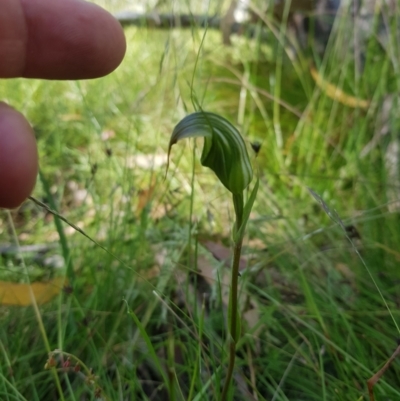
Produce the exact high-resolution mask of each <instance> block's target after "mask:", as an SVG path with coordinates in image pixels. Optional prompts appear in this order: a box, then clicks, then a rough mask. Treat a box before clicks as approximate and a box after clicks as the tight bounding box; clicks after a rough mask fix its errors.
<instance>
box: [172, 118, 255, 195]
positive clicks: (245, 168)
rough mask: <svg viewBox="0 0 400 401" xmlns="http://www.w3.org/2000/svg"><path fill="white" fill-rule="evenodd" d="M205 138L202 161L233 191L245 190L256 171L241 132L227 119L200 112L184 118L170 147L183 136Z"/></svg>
mask: <svg viewBox="0 0 400 401" xmlns="http://www.w3.org/2000/svg"><path fill="white" fill-rule="evenodd" d="M193 137H204V146H203V152H202V154H201V164H202V165H203V166H206V167H209V168H210V169H211V170H213V171H214V173H215V174H216V175H217V177H218V178H219V180H220V181H221V182H222V184H223V185H224V186H225V187H226V188H227V189H228V190H229V191H230V192H232V193H234V194H238V193H242V192H243V190H244V189H246V188H247V186H248V185H249V184H250V182H251V179H252V177H253V170H252V167H251V164H250V159H249V155H248V153H247V149H246V145H245V143H244V141H243V138H242V136H241V135H240V133H239V131H238V130H237V129H236V128H235V127H234V126H233V125H232V124H231V123H230V122H229V121H228V120H226V119H225V118H223V117H221V116H219V115H217V114H214V113H209V112H206V111H198V112H196V113H193V114H189V115H188V116H186V117H185V118H183V119H182V120H181V121H180V122H179V123H178V125H177V126H176V127H175V128H174V130H173V132H172V135H171V139H170V142H169V147H168V159H169V154H170V152H171V147H172V145H174V144H175V143H177V142H178V141H179V140H181V139H184V138H193Z"/></svg>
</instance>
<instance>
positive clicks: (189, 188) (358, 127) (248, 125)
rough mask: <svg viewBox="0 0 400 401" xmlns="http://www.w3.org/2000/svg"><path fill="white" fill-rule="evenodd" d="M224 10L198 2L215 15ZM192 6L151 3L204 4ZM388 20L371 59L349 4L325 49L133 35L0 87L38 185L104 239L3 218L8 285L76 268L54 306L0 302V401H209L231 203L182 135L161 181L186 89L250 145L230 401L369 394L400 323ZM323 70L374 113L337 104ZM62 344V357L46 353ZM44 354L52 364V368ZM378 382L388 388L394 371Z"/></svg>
mask: <svg viewBox="0 0 400 401" xmlns="http://www.w3.org/2000/svg"><path fill="white" fill-rule="evenodd" d="M199 4H200V3H199ZM102 5H103V6H105V7H107V8H108V9H110V10H111V11H117V10H118V9H120V8H121V6H122V5H121V4H114V3H107V4H102ZM214 5H215V6H216V9H215V10H211V9H209V11H208V12H209V13H210V14H212V13H214V12H217V11H218V10H219V9H220V8H222V9H224V7H225V6H226V5H223V4H218V5H217V2H215V4H213V6H214ZM123 6H124V7H127V6H132V4H128V3H126V4H123ZM148 6H149V9H150V6H151V5H150V4H148ZM135 7H137V4H136V5H135ZM196 7H197V8H196ZM196 7H195V6H194V5H193V4H189V3H185V4H183V3H182V4H179V5H176V4H174V5H171V4H166V3H161V4H160V5H159V9H160V11H165V12H167V11H168V12H172V11H173V12H175V13H177V14H178V13H180V12H188V11H192V12H193V13H205V12H206V11H207V7H206V6H205V5H204V6H203V5H201V7H200V6H199V5H197V6H196ZM139 11H141V12H145V11H146V9H145V7H144V8H143V9H142V10H139ZM397 11H399V10H398V9H397ZM381 15H382V17H376V18H373V21H375V23H374V24H372V26H373V27H374V33H373V34H372V35H370V36H369V37H368V38H367V39H365V42H362V43H363V48H362V58H361V59H360V60H361V63H359V61H360V60H358V59H357V57H356V56H357V52H356V51H355V49H354V43H355V42H353V41H349V38H350V37H351V38H354V37H355V33H354V32H355V31H354V27H355V25H354V24H352V20H351V13H343V15H341V18H340V19H337V22H336V23H335V27H334V32H335V35H334V36H332V37H331V40H330V41H329V43H328V45H327V47H326V50H325V53H324V54H323V55H321V54H318V53H317V52H314V51H312V48H307V49H303V50H300V49H299V48H298V47H297V46H295V45H294V44H293V43H295V42H293V40H292V39H293V32H292V31H290V30H286V28H285V27H284V26H283V25H280V24H279V23H277V22H271V24H275V25H273V26H275V30H274V31H273V32H272V31H271V32H270V34H269V36H268V39H263V40H261V39H257V38H253V39H247V38H245V37H243V36H241V37H237V36H235V37H232V40H233V46H232V47H226V46H223V44H222V41H221V34H220V32H218V31H213V30H208V31H205V30H203V29H199V28H198V27H196V26H195V25H193V26H192V27H191V29H170V30H157V29H151V28H146V27H145V26H142V27H127V28H125V32H126V37H127V42H128V50H127V55H126V58H125V60H124V62H123V63H122V65H121V66H120V67H119V68H118V70H117V71H115V73H113V74H111V75H110V76H107V77H105V78H102V79H98V80H93V81H79V82H49V81H39V80H37V81H35V80H30V81H27V80H22V79H21V80H18V79H15V80H8V81H3V82H2V85H1V87H0V97H1V98H2V99H3V100H5V101H7V102H8V103H10V104H11V105H12V106H14V107H16V108H17V109H20V110H21V111H22V112H23V113H24V114H25V115H26V116H27V117H28V118H29V120H30V121H31V122H32V124H33V126H34V128H35V132H36V136H37V140H38V146H39V152H40V163H41V174H42V179H39V181H38V185H37V187H36V189H35V193H34V196H35V197H36V198H37V199H39V200H40V201H43V202H44V203H45V204H48V205H49V206H50V207H51V208H52V209H56V210H57V211H58V212H59V213H60V214H61V215H63V216H64V217H65V218H66V219H67V220H68V221H69V222H71V223H73V224H75V225H76V226H78V227H79V228H81V229H83V230H84V231H85V232H86V233H87V234H88V235H89V236H90V237H91V238H92V239H94V240H95V241H96V242H97V244H94V243H93V242H91V241H90V240H88V239H87V238H85V237H83V236H82V235H81V234H80V233H79V232H77V231H76V230H75V229H73V228H71V227H70V226H68V225H66V224H64V223H63V224H62V225H59V226H58V227H57V226H56V225H55V224H54V223H55V219H54V217H53V215H52V214H51V213H49V212H48V211H47V210H46V209H45V208H42V207H39V206H38V205H37V204H35V203H33V202H32V201H27V202H26V203H24V204H23V205H22V206H21V208H20V209H18V210H15V211H12V212H6V211H0V254H1V255H0V278H1V280H3V281H8V282H13V283H27V282H28V281H39V282H48V281H49V280H50V279H52V278H55V277H65V276H66V275H67V281H66V282H65V285H64V287H63V288H62V289H61V286H60V285H59V286H58V290H61V291H60V292H59V293H58V295H57V296H56V298H54V299H53V300H52V302H49V303H46V304H43V305H40V307H39V308H35V307H33V306H25V307H21V306H8V305H3V306H1V307H0V319H1V321H0V360H1V363H0V399H4V400H59V399H64V400H90V399H96V398H100V399H101V398H102V399H110V400H133V399H135V400H163V399H171V400H189V399H190V400H209V399H218V397H219V393H220V384H221V382H222V381H223V379H224V366H225V363H226V360H227V355H226V353H225V345H224V339H225V338H226V326H225V324H224V318H225V316H224V313H225V312H226V304H227V298H226V294H227V287H226V278H227V277H228V276H229V271H228V269H227V267H226V264H225V263H224V259H225V258H226V253H227V247H229V246H230V243H229V238H230V231H231V226H232V222H233V218H232V210H231V209H230V206H229V196H227V193H226V190H225V189H224V188H223V187H222V186H221V185H220V184H219V183H218V182H217V179H216V178H215V176H214V175H213V173H212V172H211V171H209V170H206V169H203V168H202V167H201V166H200V164H199V163H198V161H197V160H198V157H193V156H194V153H195V152H197V147H196V146H195V144H194V142H189V143H186V141H183V142H182V143H179V144H178V145H176V149H175V150H174V154H173V158H172V160H171V164H170V172H169V174H168V177H167V178H166V179H165V163H166V152H167V148H168V141H169V137H170V134H171V132H172V129H173V127H174V126H175V124H176V123H177V122H178V121H179V120H180V119H181V118H182V117H183V116H184V115H186V114H187V113H188V112H191V111H193V109H192V106H191V101H190V96H191V92H192V91H193V92H194V93H195V94H196V97H197V98H198V99H199V100H200V101H201V104H202V107H203V108H204V109H205V110H209V111H212V112H215V113H219V114H221V115H223V116H224V117H226V118H228V119H229V120H230V121H231V122H232V123H234V124H235V125H236V126H237V127H238V128H240V130H241V132H242V134H243V136H244V138H245V141H246V143H247V144H248V145H249V144H250V143H254V142H258V143H260V144H261V149H260V151H259V154H258V156H257V166H258V168H259V175H260V189H259V193H258V197H257V200H256V203H255V206H254V210H253V213H252V216H251V219H250V222H249V225H248V236H247V238H246V240H245V247H244V252H245V254H246V255H245V258H243V270H242V275H241V279H240V280H241V305H242V312H243V318H242V320H243V323H242V324H243V328H244V329H245V332H244V337H243V339H242V341H241V343H240V345H239V350H238V355H237V362H238V369H237V371H236V374H235V377H234V385H233V388H232V393H231V399H232V400H241V399H243V400H249V399H254V400H274V401H278V400H280V401H283V400H290V401H300V400H307V401H310V400H333V399H335V400H349V401H350V400H352V401H355V400H362V399H367V398H368V393H367V390H366V380H367V379H368V378H369V377H371V376H372V375H373V373H375V372H376V371H377V370H378V369H379V368H380V367H381V366H382V365H383V363H384V362H385V361H386V360H387V359H388V357H389V356H390V355H391V354H392V352H393V351H394V349H395V348H396V338H397V337H398V336H399V330H398V327H397V323H396V322H397V321H398V318H399V312H398V306H399V302H400V299H399V294H398V280H399V279H400V273H399V269H398V264H399V258H400V251H399V247H398V243H399V241H400V224H399V213H398V201H397V199H398V198H399V196H398V190H399V179H398V166H399V163H398V158H397V156H398V155H397V154H398V148H399V145H398V129H399V119H398V115H399V113H398V112H397V111H398V110H399V104H398V96H397V94H398V93H399V90H400V72H399V64H398V60H399V59H400V53H399V47H398V43H399V42H398V41H396V37H397V36H396V35H397V30H398V17H399V16H398V15H396V14H394V15H393V14H391V15H389V14H388V13H387V10H386V11H385V8H384V7H383V9H382V14H381ZM382 20H383V24H384V26H385V27H386V28H385V29H386V31H385V35H386V36H385V38H386V39H385V41H382V40H381V36H380V31H379V29H381V28H380V27H381V26H382ZM351 29H353V30H351ZM274 32H275V33H277V34H278V35H277V36H276V35H275V34H274ZM203 38H204V43H203V47H201V46H200V43H201V41H202V40H203ZM281 38H283V39H284V40H283V41H282V40H280V39H281ZM196 60H198V65H197V68H196V69H195V63H196ZM313 66H315V67H316V69H317V70H318V71H319V74H320V75H321V76H323V78H324V80H325V81H326V82H328V83H330V84H332V85H334V86H335V87H336V88H339V89H340V90H341V91H343V94H344V95H348V96H351V97H353V98H355V99H361V100H366V101H368V107H367V108H366V109H363V108H361V107H350V106H349V105H347V104H346V101H345V100H343V99H346V98H343V97H342V98H334V99H332V96H329V90H328V89H327V88H326V87H325V88H324V87H322V88H321V87H319V86H318V85H316V81H315V79H313V78H312V74H311V69H312V67H313ZM356 106H357V105H356ZM252 158H253V161H254V159H255V156H254V154H253V156H252ZM194 175H196V179H194ZM307 188H312V190H313V191H314V192H315V193H316V194H318V195H319V196H320V197H321V199H323V202H324V203H322V207H321V204H319V203H318V200H319V199H318V198H317V199H315V198H313V197H312V196H311V195H310V192H309V191H308V189H307ZM60 236H61V238H63V241H61V244H60V241H59V239H60ZM349 239H350V241H349ZM102 247H104V248H105V249H106V250H107V251H108V252H106V251H104V250H103V249H102ZM213 256H214V257H213ZM124 301H125V302H124ZM55 349H57V350H63V351H65V352H67V353H69V354H71V357H70V360H69V361H70V362H68V359H67V356H66V355H64V356H63V355H62V354H61V355H60V353H58V352H56V353H55V354H54V355H53V356H51V357H50V358H49V357H48V352H49V351H52V350H55ZM75 358H79V360H80V361H82V363H81V364H80V366H83V364H84V365H86V366H87V367H88V368H92V369H93V375H92V374H91V373H89V372H88V371H85V370H84V368H83V367H82V369H80V370H79V371H78V369H77V368H75V366H76V359H75ZM46 361H47V363H49V362H50V364H54V365H56V368H57V369H56V370H54V369H53V370H45V369H44V365H45V364H46ZM63 364H64V368H63V367H62V366H63ZM375 395H376V399H377V400H396V399H400V382H399V379H398V362H395V363H393V366H392V367H391V368H390V369H389V370H388V371H387V372H386V374H385V376H384V377H383V379H382V380H381V381H380V382H379V384H378V385H377V386H376V388H375Z"/></svg>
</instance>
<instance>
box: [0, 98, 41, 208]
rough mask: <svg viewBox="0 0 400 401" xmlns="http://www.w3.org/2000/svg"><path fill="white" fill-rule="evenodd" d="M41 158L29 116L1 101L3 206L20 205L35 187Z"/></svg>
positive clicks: (0, 182) (0, 197) (0, 189)
mask: <svg viewBox="0 0 400 401" xmlns="http://www.w3.org/2000/svg"><path fill="white" fill-rule="evenodd" d="M37 172H38V155H37V149H36V142H35V137H34V134H33V130H32V128H31V126H30V125H29V123H28V121H26V119H25V117H24V116H23V115H22V114H21V113H19V112H18V111H16V110H14V109H13V108H12V107H10V106H8V105H6V104H5V103H3V102H0V207H3V208H13V207H17V206H19V205H20V204H21V203H22V202H23V201H24V200H25V199H26V197H27V196H29V194H30V193H31V191H32V189H33V187H34V186H35V182H36V176H37Z"/></svg>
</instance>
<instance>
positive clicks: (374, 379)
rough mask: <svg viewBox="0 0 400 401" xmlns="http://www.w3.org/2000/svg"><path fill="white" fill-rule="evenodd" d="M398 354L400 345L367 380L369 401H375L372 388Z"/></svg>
mask: <svg viewBox="0 0 400 401" xmlns="http://www.w3.org/2000/svg"><path fill="white" fill-rule="evenodd" d="M399 354H400V345H399V346H398V347H397V348H396V350H395V351H394V352H393V354H392V356H391V357H390V358H389V359H388V361H387V362H386V363H385V364H384V365H383V367H382V368H381V369H379V370H378V371H377V372H376V373H375V374H374V375H373V376H372V377H371V378H370V379H368V380H367V386H368V394H369V399H370V401H375V397H374V386H375V384H376V383H377V382H378V381H379V379H380V378H381V377H382V376H383V374H384V373H385V372H386V371H387V370H388V369H389V367H390V364H391V363H392V362H393V361H394V359H395V358H396V357H397V355H399Z"/></svg>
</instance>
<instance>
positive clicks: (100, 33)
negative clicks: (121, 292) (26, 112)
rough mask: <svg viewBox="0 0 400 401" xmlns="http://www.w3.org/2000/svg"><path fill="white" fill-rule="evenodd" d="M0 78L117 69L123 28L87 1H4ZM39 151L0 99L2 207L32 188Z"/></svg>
mask: <svg viewBox="0 0 400 401" xmlns="http://www.w3.org/2000/svg"><path fill="white" fill-rule="evenodd" d="M0 9H1V12H0V78H15V77H24V78H43V79H87V78H97V77H101V76H103V75H106V74H108V73H110V72H111V71H113V70H114V69H115V68H116V67H117V66H118V65H119V64H120V62H121V61H122V59H123V57H124V54H125V47H126V44H125V38H124V33H123V30H122V28H121V26H120V25H119V23H118V21H116V20H115V19H114V18H113V17H112V16H111V15H110V14H108V13H107V12H106V11H104V10H103V9H101V8H100V7H98V6H96V5H94V4H91V3H87V2H84V1H83V0H62V1H54V0H0ZM37 170H38V155H37V149H36V142H35V138H34V135H33V131H32V128H31V126H30V125H29V123H28V122H27V121H26V119H25V118H24V117H23V116H22V114H20V113H19V112H18V111H16V110H14V109H13V108H11V107H10V106H8V105H6V104H5V103H3V102H0V207H5V208H12V207H16V206H18V205H19V204H20V203H21V202H23V201H24V200H25V198H26V197H27V196H28V195H29V194H30V193H31V191H32V189H33V187H34V185H35V182H36V176H37Z"/></svg>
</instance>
